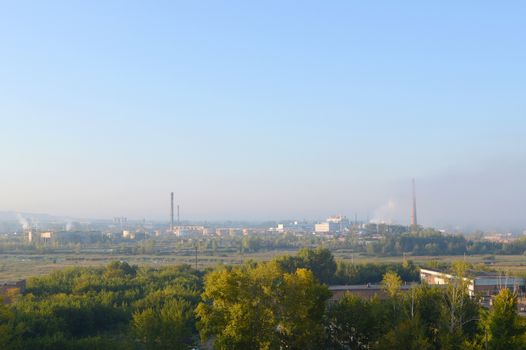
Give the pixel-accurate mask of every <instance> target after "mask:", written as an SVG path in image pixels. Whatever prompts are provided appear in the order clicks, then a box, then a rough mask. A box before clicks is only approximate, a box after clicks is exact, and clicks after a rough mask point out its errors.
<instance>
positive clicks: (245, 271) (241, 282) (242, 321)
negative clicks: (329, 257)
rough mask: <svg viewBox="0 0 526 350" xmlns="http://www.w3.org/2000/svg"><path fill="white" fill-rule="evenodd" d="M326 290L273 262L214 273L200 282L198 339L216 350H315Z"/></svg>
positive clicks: (306, 276)
mask: <svg viewBox="0 0 526 350" xmlns="http://www.w3.org/2000/svg"><path fill="white" fill-rule="evenodd" d="M328 297H329V292H328V289H327V287H325V286H323V285H320V284H319V282H318V281H317V280H316V279H315V277H314V275H313V274H312V272H311V271H309V270H306V269H297V270H296V271H295V272H293V273H286V272H284V271H283V270H282V269H281V268H280V266H279V264H277V263H275V262H269V263H260V264H257V265H245V266H243V267H236V268H228V269H226V268H225V269H220V270H216V271H213V272H211V273H210V274H208V275H207V276H206V278H205V291H204V293H203V294H202V299H203V302H201V303H200V304H199V305H198V307H197V309H196V315H197V317H198V319H199V322H198V328H199V330H200V333H201V337H202V338H203V339H207V338H209V337H215V341H214V346H215V348H216V349H232V350H235V349H317V348H319V346H320V344H321V342H322V341H323V327H322V323H321V321H322V317H323V311H324V307H325V300H326V299H327V298H328Z"/></svg>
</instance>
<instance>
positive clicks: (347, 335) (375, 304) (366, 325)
mask: <svg viewBox="0 0 526 350" xmlns="http://www.w3.org/2000/svg"><path fill="white" fill-rule="evenodd" d="M386 318H387V314H386V312H385V307H384V304H383V303H381V302H380V301H379V300H378V299H376V298H373V299H370V300H367V299H363V298H360V297H357V296H353V295H352V294H346V295H344V296H343V298H342V299H340V300H339V301H338V302H336V303H334V304H331V305H329V306H328V308H327V315H326V321H325V322H326V330H327V331H326V332H327V337H328V339H327V347H328V348H330V349H341V350H344V349H345V350H347V349H349V350H350V349H369V348H370V347H371V345H372V344H374V343H375V342H376V340H378V339H379V338H380V337H381V336H382V335H383V334H384V333H385V332H386V331H387V328H386V325H387V322H386Z"/></svg>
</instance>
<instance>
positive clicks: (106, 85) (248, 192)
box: [0, 1, 526, 227]
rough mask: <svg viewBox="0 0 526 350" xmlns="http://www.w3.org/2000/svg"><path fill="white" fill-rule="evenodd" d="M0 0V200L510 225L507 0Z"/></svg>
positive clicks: (525, 12) (79, 207)
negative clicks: (414, 198)
mask: <svg viewBox="0 0 526 350" xmlns="http://www.w3.org/2000/svg"><path fill="white" fill-rule="evenodd" d="M0 6H1V11H0V42H1V43H2V45H0V122H1V124H0V146H1V147H0V159H2V164H1V167H2V168H1V170H2V171H1V172H0V192H1V193H2V195H1V196H0V210H20V211H32V212H47V213H51V214H63V215H73V216H83V217H112V216H117V215H125V216H129V217H136V218H142V217H146V218H156V219H162V218H164V217H165V216H166V211H167V208H168V206H167V199H168V198H169V192H170V191H174V192H175V193H176V198H177V199H178V201H179V202H180V204H181V206H182V214H184V217H186V218H189V219H206V218H208V219H267V218H275V219H279V218H292V217H296V218H321V217H323V216H325V215H328V214H331V213H344V214H348V215H353V213H354V212H358V213H359V215H360V216H366V215H369V216H370V217H375V216H378V217H380V216H382V217H384V219H391V220H394V221H396V222H401V223H405V222H407V221H408V215H407V212H408V210H409V207H410V203H408V198H407V193H409V187H410V179H411V178H412V177H416V178H417V181H418V186H419V193H421V197H422V198H419V199H420V200H419V202H421V208H420V211H421V218H422V221H423V223H424V224H428V225H435V224H444V225H457V224H458V225H461V224H462V225H464V224H474V223H484V225H489V226H491V225H502V224H503V223H505V224H506V225H515V226H520V225H524V227H526V219H523V218H522V213H524V212H525V210H526V205H525V204H524V201H523V198H524V195H526V190H525V189H524V185H523V182H522V181H523V177H522V174H524V169H525V165H524V160H525V159H526V157H525V156H526V141H525V138H524V134H525V131H526V115H525V110H526V108H525V107H526V98H525V92H526V91H525V90H526V83H525V82H526V68H525V63H524V62H526V45H524V42H526V35H525V34H526V25H525V24H524V18H526V4H524V3H523V2H520V1H504V2H494V1H462V2H459V1H440V2H423V1H397V2H393V1H332V2H327V1H276V2H272V1H266V2H260V3H256V2H248V1H227V2H215V1H201V2H177V1H166V2H163V1H156V2H150V3H147V2H144V1H135V2H134V1H89V2H87V1H46V2H42V1H32V2H31V1H16V2H3V3H1V5H0ZM499 169H500V170H499ZM493 173H495V174H493ZM475 180H476V181H475ZM451 181H456V182H455V184H454V186H453V185H452V186H451V188H448V187H449V186H448V184H451ZM479 182H480V183H481V186H483V188H474V189H471V190H470V191H471V192H470V191H467V190H466V188H468V187H469V188H471V187H473V186H472V184H473V183H479ZM440 184H444V185H440ZM500 184H506V185H507V186H510V188H511V189H510V190H509V191H507V192H506V196H505V198H501V197H502V193H503V191H499V190H498V189H496V188H497V186H499V185H500ZM512 185H513V186H512ZM441 186H442V187H441ZM453 188H455V189H456V190H453ZM437 189H440V190H437ZM481 192H482V193H487V194H488V195H487V196H486V197H483V198H479V197H477V195H478V194H479V193H481ZM448 193H450V194H449V195H448ZM499 196H500V197H499ZM474 198H478V199H477V201H476V203H480V201H484V202H487V203H493V204H491V205H490V204H488V205H487V206H485V207H476V206H474V204H475V199H474ZM503 199H504V201H502V200H503ZM497 201H498V204H497ZM389 202H390V203H395V205H394V207H395V209H396V210H393V211H392V212H389V213H387V214H385V213H382V214H378V213H379V212H383V211H384V209H382V208H385V206H386V203H389ZM452 202H455V203H457V205H458V208H456V210H455V211H454V212H453V211H451V208H450V207H451V203H452ZM390 207H393V205H391V206H390ZM488 217H492V219H491V220H490V219H488Z"/></svg>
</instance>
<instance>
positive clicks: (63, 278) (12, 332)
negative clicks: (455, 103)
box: [0, 248, 526, 350]
mask: <svg viewBox="0 0 526 350" xmlns="http://www.w3.org/2000/svg"><path fill="white" fill-rule="evenodd" d="M416 271H417V270H416V267H415V266H414V265H413V264H412V263H411V262H409V261H407V262H404V263H403V264H393V265H375V264H366V265H353V264H346V263H342V262H336V261H335V260H334V257H333V255H332V254H331V253H330V251H328V250H327V249H321V248H318V249H314V250H311V249H303V250H301V251H300V252H299V254H297V255H295V256H285V257H279V258H276V259H273V260H271V261H268V262H259V263H256V262H249V263H247V264H244V265H241V266H236V267H234V266H223V267H218V268H216V269H214V270H209V271H197V270H194V269H192V268H191V267H189V266H185V265H180V266H173V267H161V268H151V267H137V266H130V265H129V264H127V263H125V262H113V263H111V264H109V265H108V266H106V267H103V268H70V269H65V270H61V271H57V272H54V273H52V274H50V275H48V276H44V277H39V278H33V279H31V280H30V281H29V283H28V288H27V291H26V293H24V295H19V296H18V297H16V298H12V303H10V304H8V305H4V304H0V305H1V306H0V348H1V349H6V350H11V349H13V350H14V349H20V350H23V349H137V350H140V349H175V350H177V349H191V348H199V347H200V346H201V345H200V344H208V345H212V346H213V347H214V348H215V349H228V350H236V349H243V350H244V349H269V350H270V349H298V350H299V349H305V350H309V349H328V350H345V349H394V350H396V349H404V350H405V349H419V350H420V349H424V350H427V349H430V350H432V349H433V350H434V349H436V350H438V349H473V350H475V349H481V350H482V349H486V348H487V349H510V350H514V349H524V348H526V333H525V332H526V324H525V322H524V320H523V319H521V318H520V317H519V316H518V314H517V296H516V295H515V294H513V293H512V292H510V291H509V290H502V291H501V292H500V294H499V295H498V296H497V297H496V298H495V299H494V303H493V308H492V309H491V310H489V311H488V310H486V309H484V308H482V307H481V306H480V305H479V303H478V301H477V299H476V298H471V297H470V296H469V295H468V290H467V284H466V282H465V281H464V280H463V279H461V278H460V279H455V280H453V281H451V283H450V284H449V285H448V286H447V287H442V288H437V287H430V286H427V285H418V284H415V285H414V286H413V287H411V289H410V290H409V291H404V292H402V285H403V283H404V280H406V281H410V280H414V279H416V277H417V272H416ZM452 272H453V273H454V274H456V275H459V276H463V275H464V274H465V272H466V265H465V264H463V263H459V264H456V265H454V266H453V271H452ZM378 281H381V282H382V283H383V285H384V290H385V293H384V294H383V295H384V296H385V298H379V297H375V298H372V299H360V298H357V297H355V296H353V295H350V294H348V295H345V296H344V297H343V298H342V299H340V300H331V299H330V298H331V293H330V292H329V289H328V286H327V285H328V284H333V283H368V282H370V283H374V282H378Z"/></svg>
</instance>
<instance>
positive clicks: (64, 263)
mask: <svg viewBox="0 0 526 350" xmlns="http://www.w3.org/2000/svg"><path fill="white" fill-rule="evenodd" d="M287 254H295V251H283V250H279V251H267V252H261V253H252V254H230V255H224V256H223V255H221V254H218V255H215V256H214V255H200V254H199V253H198V257H197V267H198V268H206V267H214V266H217V265H220V264H234V265H235V264H240V263H243V262H244V261H248V260H254V261H264V260H270V259H272V258H273V257H275V256H280V255H287ZM334 255H335V257H336V259H338V260H339V259H341V260H344V261H346V262H354V263H356V264H360V263H369V262H402V261H403V257H400V256H398V257H370V256H364V255H360V254H357V253H352V252H348V251H335V252H334ZM485 257H487V255H473V256H466V257H463V256H407V257H406V259H410V260H412V261H413V262H415V263H416V264H417V265H419V264H424V263H428V262H430V261H437V262H449V263H450V262H453V261H457V260H464V259H465V260H466V261H467V262H469V263H473V264H483V263H484V258H485ZM113 260H124V261H127V262H128V263H130V264H136V265H141V266H142V265H147V266H162V265H174V264H191V265H195V263H196V260H195V256H194V255H189V254H188V255H111V254H82V253H81V254H43V255H38V254H34V255H33V254H27V255H24V254H19V255H11V254H1V255H0V281H5V280H16V279H21V278H27V277H31V276H39V275H43V274H47V273H49V272H51V271H54V270H58V269H61V268H64V267H69V266H101V265H106V264H107V263H108V262H110V261H113ZM488 267H489V268H493V269H495V270H498V271H508V272H511V273H513V274H517V275H526V257H525V256H523V255H496V256H495V259H494V260H493V262H492V264H491V265H489V266H488Z"/></svg>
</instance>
